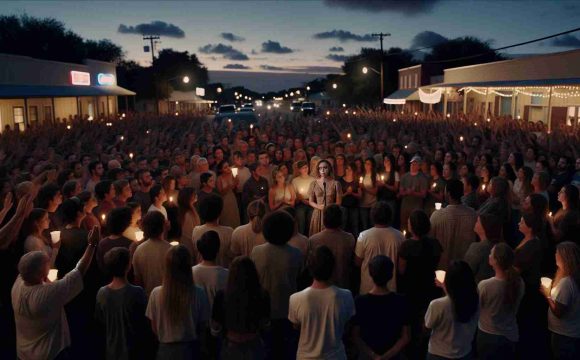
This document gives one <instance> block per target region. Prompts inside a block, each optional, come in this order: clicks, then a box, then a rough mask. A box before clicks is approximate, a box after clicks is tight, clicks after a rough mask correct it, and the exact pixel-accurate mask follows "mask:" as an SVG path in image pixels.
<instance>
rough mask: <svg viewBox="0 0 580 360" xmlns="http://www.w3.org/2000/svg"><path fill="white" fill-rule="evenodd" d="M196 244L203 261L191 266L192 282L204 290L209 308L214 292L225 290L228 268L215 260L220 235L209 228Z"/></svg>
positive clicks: (211, 305)
mask: <svg viewBox="0 0 580 360" xmlns="http://www.w3.org/2000/svg"><path fill="white" fill-rule="evenodd" d="M196 245H197V251H198V252H199V253H200V254H201V257H202V259H203V261H202V262H201V263H199V264H197V265H195V266H194V267H193V268H192V272H193V282H194V283H195V285H197V286H199V287H201V288H203V289H204V290H205V293H206V294H207V298H208V300H209V308H210V310H211V309H212V308H213V300H214V298H215V294H216V293H217V292H218V291H219V290H225V288H226V286H227V283H228V270H227V269H224V268H223V267H221V266H219V265H218V264H216V262H215V259H216V257H217V254H218V252H219V250H220V236H219V234H218V233H217V232H215V231H213V230H210V231H208V232H206V233H205V234H203V235H202V236H201V238H200V239H199V240H197V243H196Z"/></svg>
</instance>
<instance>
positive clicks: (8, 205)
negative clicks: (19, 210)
mask: <svg viewBox="0 0 580 360" xmlns="http://www.w3.org/2000/svg"><path fill="white" fill-rule="evenodd" d="M12 205H14V202H13V201H12V193H11V192H9V193H7V194H6V196H5V197H4V206H3V207H2V210H0V223H2V222H3V221H4V218H5V217H6V214H8V212H9V211H10V209H12Z"/></svg>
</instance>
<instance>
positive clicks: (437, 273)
mask: <svg viewBox="0 0 580 360" xmlns="http://www.w3.org/2000/svg"><path fill="white" fill-rule="evenodd" d="M435 278H436V279H437V281H439V282H440V283H441V284H443V283H444V282H445V271H444V270H437V271H435Z"/></svg>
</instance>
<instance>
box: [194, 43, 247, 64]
mask: <svg viewBox="0 0 580 360" xmlns="http://www.w3.org/2000/svg"><path fill="white" fill-rule="evenodd" d="M199 51H200V52H202V53H204V54H220V55H223V57H224V58H225V59H230V60H238V61H244V60H249V59H250V58H249V57H248V55H246V54H244V53H243V52H241V51H240V50H237V49H234V48H233V47H232V46H230V45H224V44H221V43H219V44H215V45H214V44H207V45H205V46H202V47H200V48H199Z"/></svg>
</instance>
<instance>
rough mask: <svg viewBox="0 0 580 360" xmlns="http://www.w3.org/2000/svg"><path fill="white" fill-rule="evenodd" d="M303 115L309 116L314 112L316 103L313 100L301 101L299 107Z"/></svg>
mask: <svg viewBox="0 0 580 360" xmlns="http://www.w3.org/2000/svg"><path fill="white" fill-rule="evenodd" d="M300 111H302V114H303V115H304V116H310V115H315V114H316V105H315V104H314V103H313V102H303V103H302V107H301V108H300Z"/></svg>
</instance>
